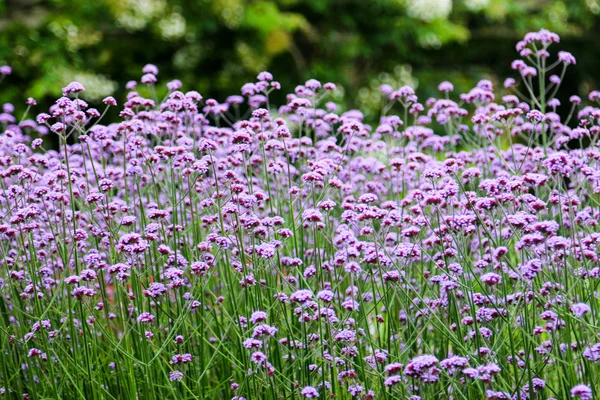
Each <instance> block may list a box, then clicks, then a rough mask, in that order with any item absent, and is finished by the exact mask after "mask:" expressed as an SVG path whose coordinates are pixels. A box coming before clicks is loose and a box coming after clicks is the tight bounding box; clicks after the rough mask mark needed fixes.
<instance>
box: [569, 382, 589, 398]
mask: <svg viewBox="0 0 600 400" xmlns="http://www.w3.org/2000/svg"><path fill="white" fill-rule="evenodd" d="M571 397H576V398H578V399H581V400H591V399H593V398H594V397H593V395H592V389H590V387H589V386H587V385H576V386H574V387H573V388H572V389H571Z"/></svg>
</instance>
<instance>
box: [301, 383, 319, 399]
mask: <svg viewBox="0 0 600 400" xmlns="http://www.w3.org/2000/svg"><path fill="white" fill-rule="evenodd" d="M300 394H301V395H302V396H304V398H306V399H316V398H317V397H319V392H318V391H317V389H315V388H314V387H312V386H306V387H304V388H303V389H302V391H301V392H300Z"/></svg>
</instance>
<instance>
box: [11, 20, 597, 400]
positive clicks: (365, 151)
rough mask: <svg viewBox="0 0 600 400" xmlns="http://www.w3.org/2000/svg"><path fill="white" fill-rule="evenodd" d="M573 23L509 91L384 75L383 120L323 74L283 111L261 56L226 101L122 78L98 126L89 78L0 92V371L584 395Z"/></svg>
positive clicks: (77, 393)
mask: <svg viewBox="0 0 600 400" xmlns="http://www.w3.org/2000/svg"><path fill="white" fill-rule="evenodd" d="M558 42H559V38H558V36H557V35H555V34H553V33H551V32H548V31H545V30H542V31H540V32H537V33H530V34H528V35H526V36H525V38H524V40H523V41H521V42H519V44H518V45H517V51H518V52H519V54H520V57H521V59H519V60H517V61H515V62H514V63H513V68H514V69H515V70H516V71H518V72H519V75H520V78H519V81H520V82H519V84H518V83H517V81H516V80H515V79H507V80H506V82H505V85H504V86H505V88H507V89H508V90H512V94H508V95H505V96H503V97H500V95H498V94H497V92H494V90H493V89H494V88H493V85H492V83H491V82H489V81H481V82H479V83H478V84H477V86H476V87H475V88H473V89H472V90H471V91H469V92H468V93H465V94H461V95H459V96H455V95H454V94H453V85H452V84H451V83H450V82H443V83H441V84H440V86H439V90H440V97H439V98H430V99H427V100H426V101H424V102H423V103H421V102H419V99H418V97H417V95H416V93H415V92H414V90H413V89H411V88H410V87H402V88H399V89H394V88H392V87H389V86H383V87H382V88H381V91H382V93H383V95H384V96H385V99H386V106H385V108H384V113H383V115H382V116H381V120H380V123H379V124H378V126H376V127H371V126H370V125H368V124H366V123H365V122H364V119H363V115H362V113H361V112H360V111H357V110H351V111H347V112H344V113H340V112H338V111H337V107H336V104H334V103H333V102H331V101H328V100H329V99H328V96H329V93H330V92H332V91H335V90H336V86H335V85H334V84H332V83H325V84H322V83H321V82H319V81H317V80H314V79H311V80H309V81H307V82H306V83H305V84H304V85H301V86H298V87H296V89H295V91H294V93H292V94H290V95H288V97H287V103H286V104H285V105H283V106H281V107H280V108H279V109H278V110H277V111H273V110H271V108H270V100H269V95H270V93H272V91H274V90H279V89H280V85H279V84H278V83H277V82H276V81H275V80H274V79H273V76H272V75H271V74H270V73H268V72H263V73H261V74H259V75H258V77H257V82H253V83H248V84H246V85H244V87H242V89H241V95H234V96H231V97H229V98H227V100H226V101H225V102H224V103H220V102H218V101H216V100H214V99H207V100H203V98H202V96H201V95H200V94H199V93H198V92H195V91H188V92H185V93H184V92H183V91H181V90H180V89H181V86H182V83H181V82H179V81H172V82H169V83H167V87H168V89H169V94H168V96H167V97H166V98H165V99H163V100H162V101H159V100H158V99H155V98H144V97H142V96H140V94H139V93H138V92H136V85H137V83H136V82H130V83H128V88H129V90H130V93H129V95H128V96H127V99H126V101H125V103H124V104H123V107H122V110H121V112H120V116H121V118H122V120H121V122H119V123H115V124H110V125H107V126H105V125H102V124H101V120H102V116H103V114H104V113H101V112H100V111H98V110H96V109H95V108H91V107H90V106H89V105H88V104H87V103H86V102H84V101H83V100H81V99H79V97H78V94H79V93H80V92H82V91H84V90H85V88H84V87H83V85H81V84H79V83H77V82H73V83H71V84H70V85H68V86H66V87H65V88H63V94H64V95H63V97H61V98H60V99H59V100H57V101H56V104H55V105H54V106H53V107H52V108H51V109H50V110H49V112H48V113H42V114H39V115H38V116H37V118H36V121H32V120H27V119H25V117H24V118H23V119H22V120H21V121H19V122H17V119H16V118H15V117H14V116H13V115H12V107H11V106H10V105H8V104H7V105H5V106H4V113H3V114H1V115H0V120H1V123H2V124H3V125H4V133H3V134H2V135H0V165H1V167H0V186H1V192H0V238H1V241H0V251H1V254H2V257H0V259H1V263H0V329H1V332H2V334H1V335H0V344H1V348H2V352H1V353H0V354H1V357H2V358H1V359H0V361H1V362H0V364H1V365H2V366H1V367H0V387H2V389H1V392H0V393H1V394H5V395H8V396H13V397H14V396H16V397H25V398H35V399H37V398H86V399H91V398H94V399H95V398H143V399H151V398H160V397H163V398H164V397H167V398H190V399H192V398H232V399H242V398H246V399H250V398H257V397H260V398H272V399H280V398H309V399H312V398H328V397H332V398H333V397H335V398H361V399H375V398H390V399H391V398H409V399H421V398H423V399H431V398H440V397H451V398H454V399H463V398H464V399H469V398H488V399H517V398H530V399H537V398H539V399H542V398H562V399H566V398H570V397H575V398H579V399H591V398H592V396H593V394H594V392H595V391H596V390H597V385H596V381H595V379H594V376H595V374H596V373H597V372H598V371H599V367H598V364H597V363H598V361H599V360H600V339H599V336H598V329H599V323H598V317H597V312H596V308H597V307H598V305H599V302H598V299H597V296H596V290H597V286H598V282H599V280H598V279H600V268H599V267H598V261H599V249H598V246H599V243H600V233H599V232H598V228H597V226H598V219H599V218H600V208H599V207H598V204H600V196H599V193H600V169H599V168H600V167H599V164H598V160H600V151H599V150H598V147H597V140H598V135H599V133H600V121H599V119H600V109H599V108H596V107H594V106H593V105H587V106H583V104H582V100H581V99H580V98H578V97H576V96H573V97H572V98H571V100H570V103H571V104H570V105H569V106H568V107H569V111H568V113H565V114H568V116H567V117H566V118H565V119H563V118H562V117H561V116H560V115H559V114H558V111H559V109H560V107H561V104H560V102H559V101H558V99H556V98H555V97H554V95H555V94H556V90H557V88H558V86H559V85H560V83H561V80H562V76H563V75H564V73H565V70H566V69H567V68H568V67H569V66H570V65H573V64H575V58H574V57H573V56H572V55H570V54H568V53H564V52H559V53H558V58H557V59H556V61H551V60H552V55H551V54H550V46H551V45H552V44H554V43H558ZM555 70H557V71H559V72H558V74H553V71H555ZM142 72H143V76H142V78H141V82H142V84H144V85H147V86H148V87H149V88H150V89H151V92H154V91H153V90H152V89H153V88H154V85H155V84H156V83H157V76H158V69H157V68H156V67H155V66H153V65H147V66H146V67H145V68H144V69H143V71H142ZM0 73H2V74H3V75H8V74H10V69H6V68H0ZM589 100H590V102H591V104H593V103H594V102H596V103H597V102H598V101H599V100H600V92H592V93H590V95H589ZM104 103H105V105H106V108H107V109H108V108H109V107H117V106H118V105H117V101H116V100H115V99H113V98H110V97H109V98H106V99H105V100H104ZM28 104H29V106H30V107H34V106H35V100H33V99H30V100H29V101H28ZM246 109H247V110H248V111H247V113H246V114H244V112H245V110H246ZM49 132H52V133H53V134H55V135H57V136H58V137H59V140H60V147H59V149H58V150H52V149H47V148H45V146H44V136H45V135H46V134H48V133H49ZM37 136H40V137H37ZM34 138H35V139H34ZM507 142H508V144H507Z"/></svg>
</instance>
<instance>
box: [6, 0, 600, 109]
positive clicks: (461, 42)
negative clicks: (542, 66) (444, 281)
mask: <svg viewBox="0 0 600 400" xmlns="http://www.w3.org/2000/svg"><path fill="white" fill-rule="evenodd" d="M599 22H600V0H277V1H261V0H196V1H191V0H188V1H186V0H174V1H170V0H169V1H167V0H71V1H67V0H50V1H43V0H0V62H2V63H5V64H8V65H11V66H12V67H13V75H12V76H11V77H9V79H8V80H6V81H4V82H3V84H2V102H12V103H14V104H15V106H16V107H17V110H19V109H23V108H24V107H23V104H24V103H23V102H24V100H25V98H26V97H28V96H31V97H34V98H36V99H37V100H38V103H39V104H40V106H39V107H38V108H37V109H36V112H41V111H45V110H46V109H47V108H48V106H49V105H50V104H52V102H53V101H54V100H55V99H56V98H57V97H59V96H60V94H61V90H60V88H61V87H62V86H64V85H65V84H66V83H68V82H70V81H72V80H77V81H80V82H81V83H83V85H84V86H85V87H86V92H84V95H83V96H82V97H83V98H85V99H86V100H88V101H90V102H91V103H92V104H97V103H99V100H101V99H102V98H103V97H105V96H108V95H113V96H115V97H116V98H117V100H118V101H119V103H122V99H123V97H124V92H125V88H124V86H125V83H126V82H127V81H128V80H131V79H139V77H140V75H141V68H142V66H143V65H145V64H146V63H153V64H156V65H157V66H158V67H159V69H160V73H159V76H158V77H159V84H161V83H162V85H161V86H163V87H164V84H165V83H166V82H168V81H169V80H171V79H174V78H177V79H180V80H181V81H182V82H183V83H184V86H183V90H192V89H194V90H198V91H199V92H200V93H202V94H203V96H204V97H205V98H209V97H214V98H215V99H217V100H219V101H223V100H224V99H225V97H226V96H228V95H231V94H238V93H239V89H240V87H241V86H242V85H243V84H244V83H245V82H248V81H253V80H254V79H255V77H256V74H257V72H260V71H263V70H268V71H271V72H272V73H273V74H274V76H275V79H276V80H279V81H280V82H281V83H282V86H283V90H282V91H281V93H280V94H279V96H280V98H279V100H280V101H281V102H283V101H284V98H283V96H284V94H285V93H288V92H291V91H293V89H294V87H295V86H296V85H297V84H300V83H302V82H304V81H305V80H306V79H308V78H316V79H319V80H321V81H323V82H324V81H332V82H335V83H337V84H338V87H341V88H342V90H341V91H340V92H342V93H344V92H345V97H344V100H342V104H343V107H344V108H351V107H360V108H361V110H363V111H364V112H366V113H367V116H368V117H369V116H370V117H374V116H375V115H377V110H378V108H379V106H380V103H381V97H380V94H379V92H378V90H377V89H378V87H379V86H380V85H381V84H382V83H390V84H392V86H394V87H395V88H396V87H399V86H401V85H402V84H411V85H413V86H415V87H417V90H418V92H417V93H418V94H419V95H420V97H421V99H424V98H426V97H427V96H429V95H433V94H434V93H435V91H436V89H435V88H436V86H437V84H438V83H439V82H440V81H442V80H451V81H453V82H454V84H455V86H456V87H457V89H458V90H468V89H469V88H470V87H472V86H473V84H474V83H475V82H476V81H477V80H479V79H482V78H487V79H492V80H493V81H494V82H495V83H497V84H500V83H501V82H502V80H503V79H504V78H505V77H506V76H509V75H514V74H513V73H512V71H511V70H510V62H511V61H512V60H513V59H515V58H516V57H517V53H516V51H515V49H514V45H515V43H516V41H517V40H519V39H520V38H522V36H523V34H524V33H526V32H528V31H530V30H539V29H540V28H542V27H544V28H547V29H550V30H552V31H555V32H557V33H559V34H560V35H561V37H562V42H561V44H560V45H559V46H556V45H555V46H553V51H552V52H553V53H555V52H556V51H557V50H558V49H559V48H563V49H565V50H568V51H571V52H572V53H573V54H574V55H575V56H576V57H577V61H578V63H577V65H576V66H575V67H572V68H570V70H569V71H568V73H567V77H566V78H565V85H564V87H563V89H561V93H559V97H560V98H563V99H565V98H567V97H568V96H569V95H570V94H574V93H577V94H580V95H583V94H585V93H587V92H588V91H589V90H590V89H592V88H597V87H598V85H597V83H598V82H599V80H600V63H599V62H598V61H599V60H600V43H599V41H598V40H597V38H598V37H599V36H598V34H599V33H600V24H599ZM162 90H166V89H162ZM159 94H160V93H159ZM276 100H277V99H276ZM116 117H117V115H116V113H115V115H112V116H109V118H112V119H115V118H116Z"/></svg>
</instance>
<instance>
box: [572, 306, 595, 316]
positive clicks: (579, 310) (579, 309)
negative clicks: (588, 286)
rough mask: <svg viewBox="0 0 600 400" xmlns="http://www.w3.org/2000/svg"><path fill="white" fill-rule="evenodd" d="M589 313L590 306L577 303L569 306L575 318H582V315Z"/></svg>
mask: <svg viewBox="0 0 600 400" xmlns="http://www.w3.org/2000/svg"><path fill="white" fill-rule="evenodd" d="M590 311H591V308H590V306H588V305H587V304H585V303H577V304H573V305H572V306H571V312H572V313H573V315H574V316H575V317H577V318H581V317H583V315H584V314H586V313H589V312H590Z"/></svg>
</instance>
